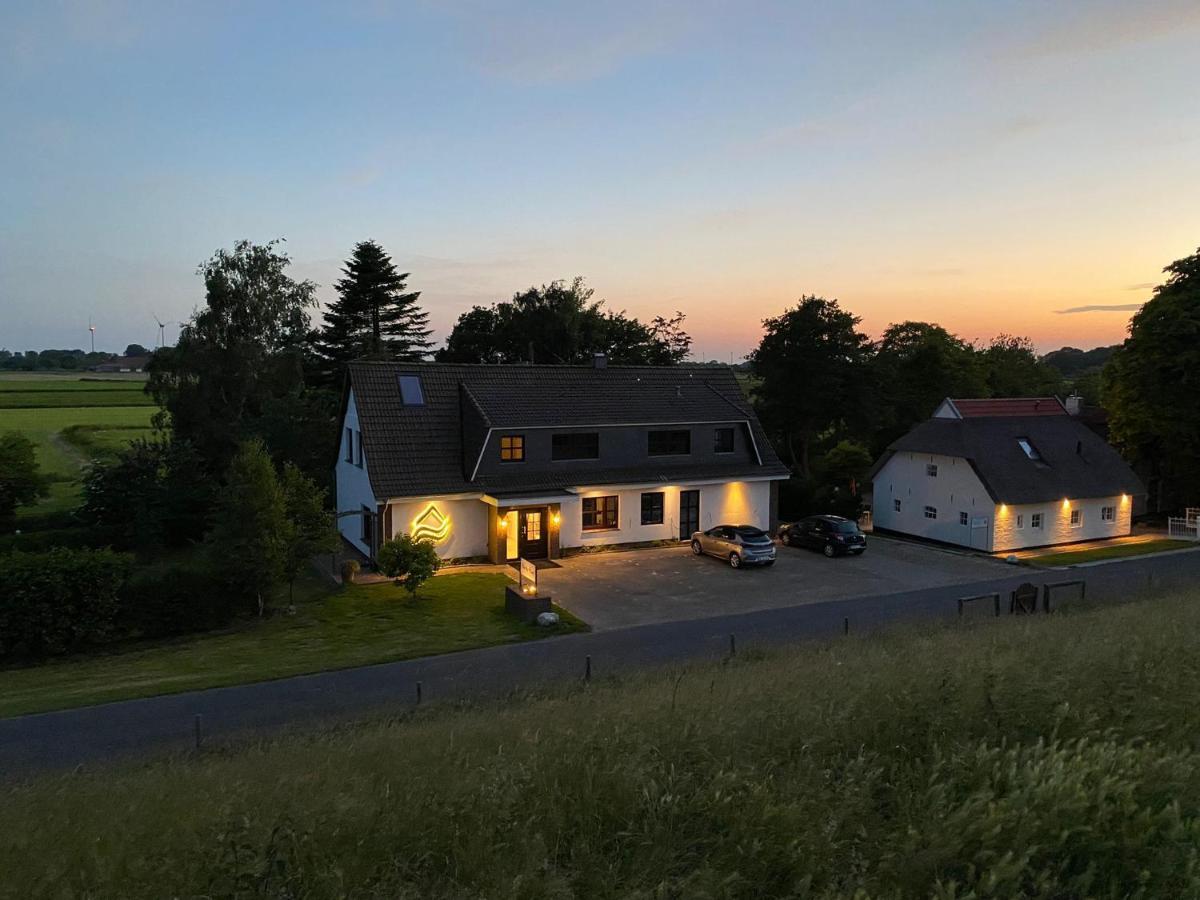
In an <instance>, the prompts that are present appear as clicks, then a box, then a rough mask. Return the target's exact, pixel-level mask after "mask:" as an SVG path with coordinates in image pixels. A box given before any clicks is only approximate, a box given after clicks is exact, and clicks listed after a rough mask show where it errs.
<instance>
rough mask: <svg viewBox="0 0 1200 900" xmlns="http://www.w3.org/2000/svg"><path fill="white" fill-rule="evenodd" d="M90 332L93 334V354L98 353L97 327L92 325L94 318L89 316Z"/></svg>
mask: <svg viewBox="0 0 1200 900" xmlns="http://www.w3.org/2000/svg"><path fill="white" fill-rule="evenodd" d="M88 331H90V332H91V334H92V352H93V353H95V352H96V326H95V325H93V324H92V317H91V316H88Z"/></svg>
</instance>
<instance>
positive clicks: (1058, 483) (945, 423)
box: [870, 413, 1146, 504]
mask: <svg viewBox="0 0 1200 900" xmlns="http://www.w3.org/2000/svg"><path fill="white" fill-rule="evenodd" d="M1017 438H1027V439H1028V440H1029V442H1030V443H1031V444H1032V445H1033V446H1034V447H1035V448H1036V450H1037V453H1038V455H1039V456H1040V457H1041V459H1040V460H1038V461H1035V460H1032V459H1030V458H1029V457H1028V456H1026V454H1025V451H1024V450H1022V449H1021V446H1020V445H1019V444H1018V443H1017ZM909 452H911V453H937V454H942V455H944V456H957V457H960V458H963V459H967V460H969V461H970V462H971V464H972V466H973V467H974V468H975V471H976V472H977V473H978V475H979V477H980V479H981V480H982V481H983V484H984V487H985V488H986V489H987V491H988V493H989V494H990V495H991V497H992V499H993V500H995V501H996V502H997V503H1010V504H1018V503H1045V502H1048V501H1053V500H1061V499H1063V498H1064V497H1066V498H1071V499H1085V498H1089V497H1108V496H1113V495H1116V494H1142V493H1145V491H1146V488H1145V487H1144V486H1143V485H1142V483H1141V481H1140V480H1139V479H1138V477H1137V475H1135V474H1134V472H1133V470H1132V469H1131V468H1129V466H1128V465H1127V464H1126V462H1125V461H1124V460H1123V459H1121V457H1120V455H1119V454H1118V453H1117V451H1116V450H1114V449H1113V448H1112V447H1110V446H1109V445H1108V444H1106V443H1105V442H1104V440H1103V439H1101V438H1100V437H1099V436H1098V435H1097V434H1096V433H1095V432H1094V431H1092V430H1091V429H1090V428H1088V427H1087V426H1085V425H1084V424H1083V423H1081V422H1079V421H1078V420H1077V419H1076V418H1075V417H1074V416H1067V415H1054V416H1051V415H1044V414H1041V413H1039V414H1037V415H1032V416H1007V415H1006V416H990V417H982V418H966V419H929V420H927V421H925V422H922V423H921V424H919V425H917V426H916V427H915V428H913V429H912V431H910V432H909V433H908V434H906V435H904V436H903V437H901V438H898V439H897V440H895V441H893V442H892V444H891V446H889V447H888V451H887V453H885V454H884V455H883V457H882V458H880V460H879V461H878V462H876V464H875V466H874V467H873V468H872V470H871V474H870V477H871V478H874V477H875V476H876V474H877V473H878V472H879V470H880V469H882V468H883V466H884V464H885V463H886V462H887V461H888V459H890V458H891V456H892V455H893V454H895V453H909Z"/></svg>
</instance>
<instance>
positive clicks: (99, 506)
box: [79, 438, 213, 552]
mask: <svg viewBox="0 0 1200 900" xmlns="http://www.w3.org/2000/svg"><path fill="white" fill-rule="evenodd" d="M212 495H213V490H212V486H211V484H210V483H209V482H208V481H207V480H206V479H205V476H204V470H203V467H202V465H201V461H200V458H199V457H198V456H197V455H196V453H195V451H194V450H192V448H191V447H190V446H188V445H187V444H184V443H181V442H179V441H175V440H169V439H165V438H156V439H154V440H145V439H141V438H139V439H137V440H134V441H130V443H129V445H128V446H126V447H124V448H123V449H122V450H120V451H118V452H117V454H116V455H115V456H114V457H113V458H112V459H111V460H105V461H102V462H96V463H93V464H92V465H91V466H89V467H88V470H87V472H86V473H85V474H84V478H83V504H82V506H81V507H80V509H79V517H80V518H81V519H82V520H83V521H84V522H87V523H89V524H91V525H93V526H94V527H96V528H97V529H99V530H100V531H102V532H103V533H104V534H105V535H106V536H107V537H108V539H109V541H110V542H111V543H113V544H115V545H116V546H118V547H120V548H122V549H132V550H138V551H142V552H150V551H155V550H158V549H160V548H161V547H164V546H166V547H179V546H183V545H185V544H187V543H188V542H190V541H193V540H196V539H197V538H199V537H200V535H201V534H202V533H203V531H204V526H205V523H206V521H207V518H208V513H209V510H210V508H211V506H212Z"/></svg>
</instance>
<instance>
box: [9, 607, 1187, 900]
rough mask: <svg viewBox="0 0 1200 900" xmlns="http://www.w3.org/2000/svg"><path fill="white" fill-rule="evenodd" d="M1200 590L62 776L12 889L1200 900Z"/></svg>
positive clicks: (749, 656) (27, 827)
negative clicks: (1199, 862) (1199, 736)
mask: <svg viewBox="0 0 1200 900" xmlns="http://www.w3.org/2000/svg"><path fill="white" fill-rule="evenodd" d="M1197 600H1200V597H1198V596H1197V595H1196V594H1194V593H1193V594H1190V595H1180V596H1177V597H1169V598H1157V599H1153V600H1145V601H1142V602H1138V603H1132V604H1129V605H1127V606H1120V607H1115V608H1108V609H1100V610H1096V611H1093V612H1086V613H1078V614H1062V615H1053V616H1036V617H1035V616H1026V617H1019V618H1018V617H1005V618H1004V619H1002V620H1000V621H993V622H987V623H980V624H979V625H977V626H975V627H969V626H962V625H946V626H944V627H933V626H931V625H929V624H925V625H922V626H920V627H910V628H905V629H893V630H890V631H887V632H884V633H873V634H870V635H866V634H864V635H855V636H851V637H849V638H838V639H835V640H829V641H826V642H821V643H811V644H807V645H800V646H796V647H788V648H786V649H782V650H781V651H780V652H778V653H771V654H766V655H763V654H755V653H754V652H753V649H752V647H750V646H747V647H744V648H743V647H742V646H741V645H739V655H738V657H737V658H736V659H735V660H734V661H732V662H727V663H721V662H718V661H717V660H712V661H710V662H705V663H697V664H694V665H692V666H689V667H687V668H682V669H676V670H673V671H666V672H663V671H656V672H646V673H640V674H634V675H629V676H626V677H622V678H620V679H608V678H601V679H599V680H596V681H593V682H591V683H590V684H588V685H586V686H585V685H584V684H582V683H581V681H580V680H578V679H572V680H570V681H569V682H567V681H561V682H559V683H558V684H556V685H553V686H547V687H546V688H544V689H543V690H541V691H538V692H536V693H534V694H528V693H527V694H525V695H523V696H516V697H511V696H510V697H506V698H505V699H504V700H503V701H495V702H486V703H479V704H473V705H469V706H465V707H464V706H461V705H450V704H431V705H429V706H426V707H423V708H421V709H419V710H412V707H411V705H410V704H403V706H407V707H408V710H409V711H408V712H405V711H402V709H401V708H398V709H397V710H395V711H394V714H393V716H392V717H390V719H388V720H384V721H378V722H374V723H368V724H365V725H358V726H353V727H351V726H343V727H339V728H336V729H329V730H325V731H322V732H319V733H316V734H312V735H309V736H302V735H297V734H291V735H285V736H280V737H277V738H275V739H274V740H267V741H262V742H250V743H246V744H242V745H238V744H234V745H233V746H232V747H223V746H221V744H220V738H219V736H218V737H215V738H213V746H212V748H211V749H210V750H209V751H207V752H201V753H200V754H189V755H186V756H180V757H178V758H176V759H174V760H171V761H166V762H150V763H146V762H137V763H135V764H127V765H121V766H117V767H107V766H103V765H99V766H88V767H86V769H85V770H84V771H82V772H77V773H62V774H52V775H46V776H43V777H40V778H37V779H35V780H32V781H30V782H26V783H23V784H16V785H12V786H9V787H7V788H6V787H0V809H3V810H4V828H3V830H2V831H0V872H3V873H4V875H3V878H0V897H12V898H14V900H17V898H20V900H26V898H37V897H95V898H108V897H114V898H115V897H121V898H143V897H146V898H149V897H304V898H306V900H323V898H344V897H362V898H366V897H389V898H422V900H443V898H445V900H451V898H452V900H464V898H482V897H486V898H489V900H535V898H540V900H550V898H588V900H624V898H644V900H650V898H658V900H668V898H671V900H675V898H681V900H682V898H721V900H759V898H793V897H794V898H800V897H806V898H808V897H811V898H824V900H851V898H858V900H867V898H889V900H929V898H939V900H952V898H958V900H964V898H975V900H1008V898H1018V897H1020V898H1030V900H1032V898H1042V900H1049V898H1081V897H1095V898H1117V897H1137V898H1143V900H1150V898H1183V897H1193V898H1194V897H1197V896H1200V868H1198V866H1197V859H1198V857H1200V749H1198V745H1197V739H1196V735H1197V734H1200V653H1198V652H1197V649H1196V641H1195V634H1196V632H1197V631H1198V630H1200V603H1198V602H1197Z"/></svg>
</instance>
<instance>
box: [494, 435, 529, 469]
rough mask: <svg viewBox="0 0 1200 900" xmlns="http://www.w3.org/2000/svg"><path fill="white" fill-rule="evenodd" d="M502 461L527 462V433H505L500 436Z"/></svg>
mask: <svg viewBox="0 0 1200 900" xmlns="http://www.w3.org/2000/svg"><path fill="white" fill-rule="evenodd" d="M500 461H501V462H525V435H523V434H504V435H501V436H500Z"/></svg>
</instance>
